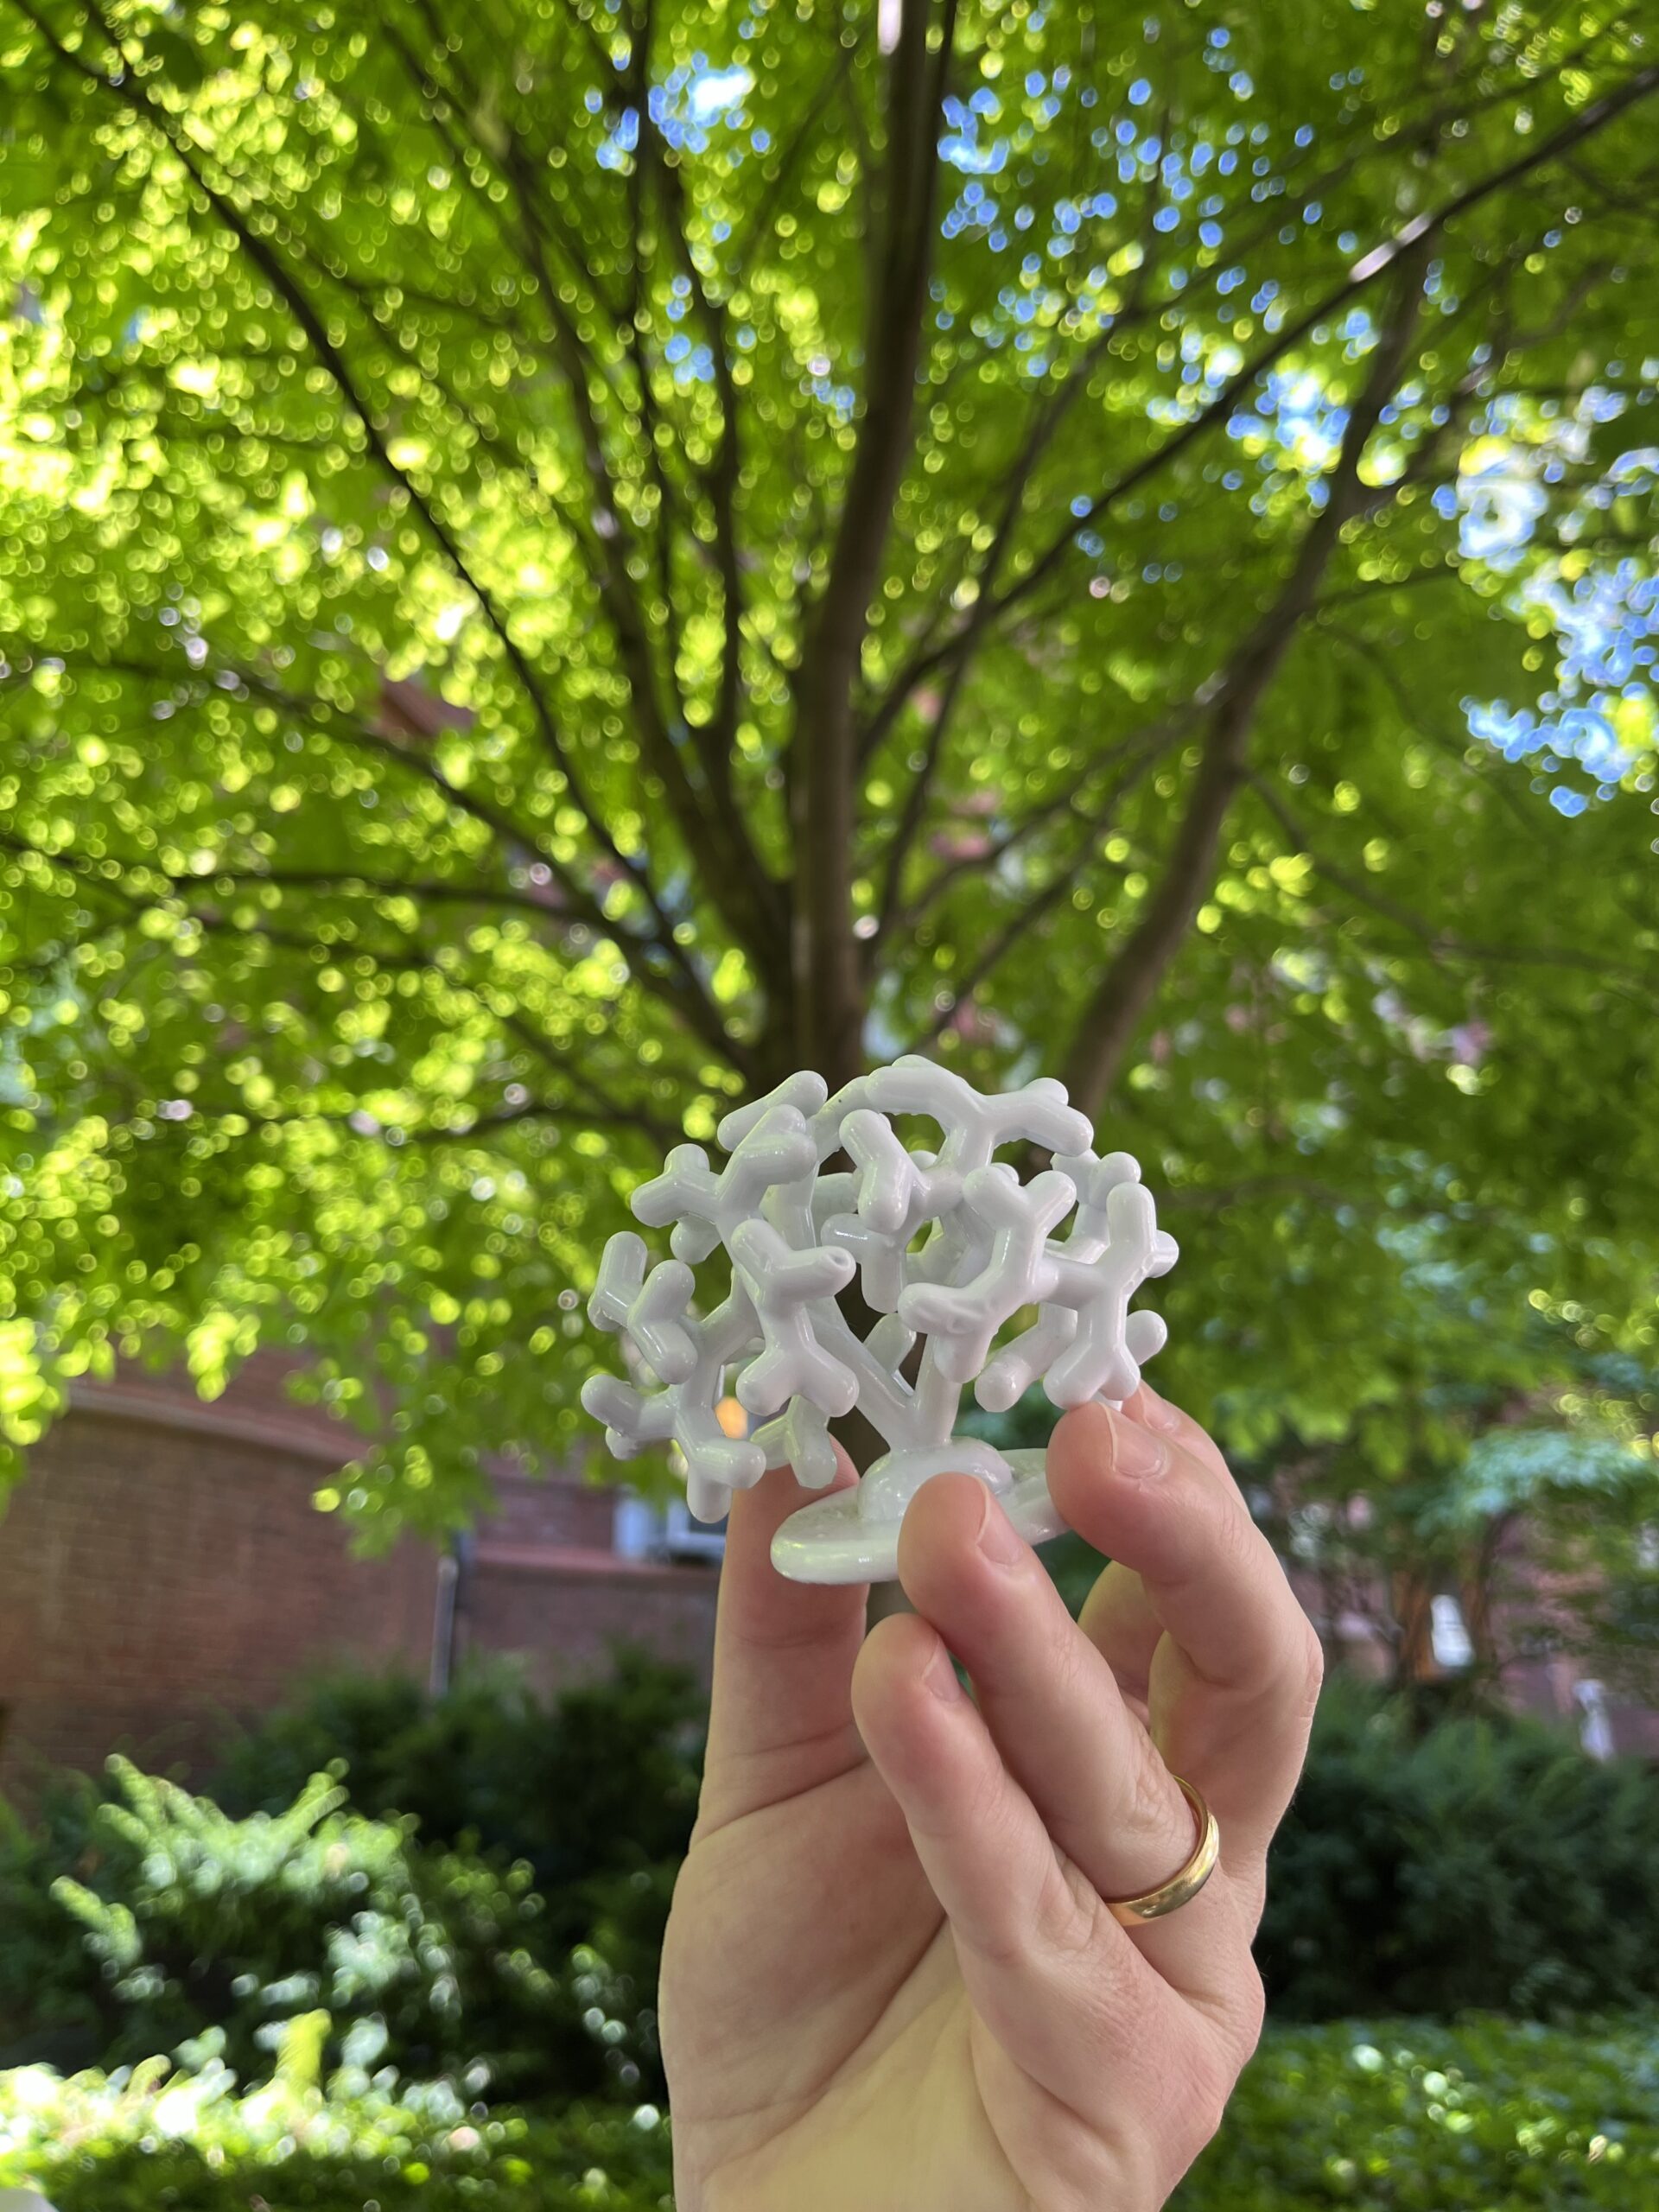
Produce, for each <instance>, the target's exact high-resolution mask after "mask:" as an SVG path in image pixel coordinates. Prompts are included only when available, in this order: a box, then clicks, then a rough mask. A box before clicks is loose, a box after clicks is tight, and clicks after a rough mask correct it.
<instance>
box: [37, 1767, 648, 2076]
mask: <svg viewBox="0 0 1659 2212" xmlns="http://www.w3.org/2000/svg"><path fill="white" fill-rule="evenodd" d="M111 1775H112V1777H113V1780H114V1782H115V1783H116V1785H117V1787H118V1791H119V1796H118V1797H117V1798H115V1799H113V1800H104V1801H102V1802H99V1801H97V1800H96V1799H95V1798H94V1797H93V1796H92V1792H91V1791H90V1790H88V1791H86V1792H85V1793H84V1794H83V1798H82V1804H83V1808H84V1809H85V1812H86V1821H85V1827H84V1830H83V1841H82V1847H81V1848H80V1849H79V1850H78V1851H76V1852H74V1853H73V1856H71V1857H70V1858H69V1860H68V1865H69V1866H70V1867H73V1872H71V1871H58V1870H57V1869H55V1868H54V1866H52V1861H51V1853H52V1847H53V1845H54V1844H55V1846H56V1847H57V1849H58V1850H60V1851H61V1850H62V1849H63V1847H64V1846H65V1844H66V1843H67V1842H68V1841H69V1840H71V1838H72V1835H73V1830H72V1829H71V1828H70V1827H68V1825H67V1822H66V1821H64V1820H63V1818H62V1816H61V1815H60V1821H59V1824H58V1826H57V1827H56V1828H55V1829H54V1831H52V1832H50V1833H49V1834H47V1835H44V1836H41V1837H37V1838H35V1839H34V1840H32V1842H31V1840H27V1839H26V1840H23V1842H22V1845H21V1847H20V1849H19V1851H18V1853H17V1854H16V1856H15V1857H14V1859H13V1861H12V1864H11V1866H10V1868H9V1870H8V1872H7V1873H6V1875H5V1877H4V1878H3V1879H0V1910H4V1911H7V1913H8V1916H7V1918H6V1919H5V1920H4V1922H3V1923H0V1927H3V1931H4V1932H3V1935H0V2016H3V2017H5V2018H8V2019H9V2020H10V2021H11V2022H13V2023H14V2024H18V2023H21V2024H23V2025H24V2026H25V2028H26V2031H27V2032H26V2033H25V2035H24V2037H23V2040H24V2043H25V2044H26V2045H27V2044H29V2042H30V2041H31V2040H34V2041H35V2047H36V2048H38V2047H40V2046H39V2043H38V2040H37V2039H38V2038H40V2037H50V2036H52V2035H53V2034H54V2033H55V2034H57V2035H59V2036H62V2035H63V2034H64V2033H65V2032H66V2031H68V2032H72V2033H73V2032H74V2031H79V2032H80V2033H81V2034H82V2036H83V2037H86V2039H87V2041H88V2042H89V2043H90V2046H91V2047H92V2048H93V2049H95V2050H97V2051H98V2052H99V2054H100V2055H101V2056H102V2059H103V2063H105V2064H106V2065H119V2064H122V2063H127V2062H130V2061H134V2060H138V2059H143V2058H147V2057H149V2056H150V2055H151V2054H152V2053H155V2052H157V2051H187V2050H188V2051H189V2052H190V2053H191V2054H192V2055H193V2056H195V2057H197V2058H200V2057H203V2056H209V2055H211V2056H213V2057H215V2058H225V2059H227V2060H228V2061H229V2063H231V2065H232V2067H233V2068H234V2069H235V2070H236V2072H237V2073H238V2075H240V2076H241V2077H242V2078H243V2079H244V2080H248V2079H257V2078H259V2077H260V2076H261V2075H263V2074H264V2073H266V2072H268V2071H269V2070H270V2066H271V2065H272V2063H273V2053H274V2052H275V2050H277V2047H278V2046H279V2045H280V2044H281V2043H282V2041H283V2037H284V2036H285V2035H286V2033H287V2031H288V2028H289V2024H291V2022H292V2021H293V2020H294V2019H295V2018H297V2017H301V2016H305V2015H308V2014H310V2013H312V2012H314V2010H315V2007H317V2006H318V2005H326V2006H327V2008H328V2011H329V2012H330V2013H331V2014H332V2015H333V2017H334V2021H335V2023H336V2024H337V2026H338V2028H339V2029H340V2032H341V2033H342V2034H344V2035H346V2036H347V2037H348V2038H351V2039H354V2041H355V2044H356V2047H357V2048H359V2050H369V2046H371V2045H372V2050H370V2053H369V2055H370V2056H372V2059H373V2061H374V2063H391V2064H392V2065H394V2066H396V2067H397V2069H399V2070H401V2071H404V2072H416V2073H419V2074H422V2075H428V2074H439V2073H449V2074H452V2075H456V2076H458V2077H459V2076H462V2075H466V2074H467V2072H469V2071H472V2072H474V2073H475V2074H476V2077H477V2080H478V2082H479V2083H480V2086H481V2085H482V2083H483V2082H486V2081H489V2080H494V2081H496V2082H501V2083H503V2084H504V2085H505V2086H506V2087H508V2088H512V2089H513V2090H516V2091H534V2092H537V2093H543V2092H546V2091H548V2090H550V2089H557V2090H559V2091H562V2092H563V2093H565V2094H570V2093H572V2092H574V2091H582V2090H592V2089H594V2088H599V2087H602V2086H603V2085H604V2083H605V2081H606V2079H607V2072H610V2071H614V2070H615V2068H616V2066H617V2065H618V2064H619V2063H621V2062H623V2061H625V2060H628V2059H629V2058H630V2056H631V2055H630V2052H629V2043H630V2038H631V2037H635V2036H636V2024H635V2023H634V2022H632V2020H631V2019H629V2018H626V2017H623V2018H618V2017H617V2013H618V2009H619V1999H620V1997H622V1996H623V1995H624V1994H625V1993H621V1992H620V1990H619V1987H618V1986H617V1982H616V1978H615V1975H614V1974H613V1972H612V1971H611V1970H610V1969H609V1967H607V1963H606V1962H605V1961H602V1960H601V1958H600V1957H599V1956H598V1955H596V1954H594V1953H592V1952H590V1951H582V1952H580V1953H579V1954H578V1955H576V1956H575V1959H574V1960H571V1959H569V1958H568V1956H567V1953H566V1951H565V1950H564V1949H560V1950H559V1951H558V1953H557V1954H556V1956H553V1957H551V1958H550V1956H549V1950H550V1947H549V1945H548V1943H547V1941H546V1937H545V1935H544V1931H543V1926H542V1923H543V1908H542V1904H541V1901H540V1899H539V1898H538V1897H537V1896H536V1894H535V1891H534V1890H533V1888H532V1886H531V1876H530V1870H529V1869H528V1868H527V1867H525V1866H500V1865H498V1864H496V1863H495V1862H493V1861H492V1860H490V1859H485V1858H483V1857H481V1856H480V1854H479V1853H477V1852H476V1851H475V1850H474V1849H473V1848H472V1847H470V1846H467V1845H465V1844H463V1845H461V1846H457V1847H453V1848H442V1849H441V1848H437V1847H423V1846H422V1845H421V1844H420V1843H419V1842H418V1841H417V1840H416V1835H415V1833H414V1824H413V1822H412V1821H409V1820H407V1819H404V1820H396V1821H394V1820H380V1821H372V1820H368V1819H365V1817H364V1816H363V1815H360V1814H359V1813H356V1812H354V1811H353V1810H351V1809H350V1808H348V1807H347V1806H346V1802H345V1792H344V1790H343V1789H340V1786H339V1785H338V1784H337V1783H333V1782H331V1781H330V1780H329V1779H328V1778H327V1777H325V1776H317V1777H313V1778H312V1779H311V1780H310V1781H309V1782H308V1783H306V1784H305V1785H304V1787H303V1788H302V1790H301V1791H300V1794H299V1795H298V1796H297V1797H296V1799H295V1801H294V1802H293V1803H292V1805H290V1806H289V1807H287V1808H285V1809H283V1810H282V1811H280V1812H277V1813H274V1814H269V1813H256V1814H252V1815H249V1816H248V1817H247V1818H245V1819H243V1820H240V1821H238V1820H233V1819H232V1818H231V1817H230V1816H229V1815H226V1813H224V1812H222V1811H220V1809H219V1808H218V1807H217V1806H215V1805H214V1804H213V1803H212V1802H210V1801H208V1800H207V1799H206V1798H200V1797H194V1796H191V1795H190V1794H189V1793H188V1791H186V1790H184V1789H180V1788H179V1787H178V1786H177V1785H176V1784H175V1783H169V1782H166V1781H162V1780H159V1779H157V1778H156V1777H152V1776H148V1775H144V1774H141V1773H139V1772H138V1771H137V1769H136V1768H134V1767H132V1766H130V1765H129V1764H127V1763H126V1762H124V1761H121V1760H115V1761H111ZM61 1864H62V1862H61V1861H60V1866H61ZM19 1898H21V1900H22V1903H23V1906H24V1910H23V1911H22V1915H21V1918H20V1923H19V1929H17V1930H14V1928H13V1925H12V1923H11V1921H10V1916H9V1909H10V1905H11V1904H12V1903H13V1901H14V1900H15V1899H19ZM54 1916H55V1919H54ZM42 1968H44V1978H43V1980H31V1977H32V1976H35V1975H37V1974H41V1970H42ZM584 2016H589V2018H591V2022H592V2025H591V2026H590V2025H588V2024H584ZM593 2027H597V2028H598V2029H599V2030H600V2031H601V2032H600V2035H599V2037H598V2039H597V2040H596V2039H595V2036H594V2032H593ZM648 2031H649V2021H648V2020H647V2021H646V2022H645V2024H644V2027H643V2031H642V2032H643V2034H644V2036H645V2037H646V2038H647V2039H648ZM48 2047H49V2045H48ZM607 2061H608V2062H609V2064H608V2066H607ZM634 2078H635V2079H636V2080H637V2079H638V2074H637V2070H636V2071H635V2073H634Z"/></svg>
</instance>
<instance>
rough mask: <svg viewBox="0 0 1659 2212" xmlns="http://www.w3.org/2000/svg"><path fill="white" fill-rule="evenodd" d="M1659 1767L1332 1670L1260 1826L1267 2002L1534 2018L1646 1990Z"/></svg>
mask: <svg viewBox="0 0 1659 2212" xmlns="http://www.w3.org/2000/svg"><path fill="white" fill-rule="evenodd" d="M1656 1835H1659V1776H1656V1775H1655V1774H1654V1773H1653V1771H1652V1770H1650V1769H1649V1768H1647V1767H1645V1766H1643V1765H1641V1764H1638V1763H1637V1761H1635V1760H1628V1759H1627V1760H1614V1761H1612V1762H1611V1763H1609V1764H1606V1765H1599V1764H1597V1763H1596V1762H1595V1761H1594V1760H1592V1759H1588V1758H1586V1757H1585V1756H1584V1755H1583V1753H1582V1752H1581V1751H1580V1750H1579V1749H1578V1747H1577V1745H1574V1744H1573V1742H1572V1741H1571V1739H1570V1738H1566V1737H1564V1736H1562V1735H1560V1734H1559V1733H1556V1732H1554V1731H1551V1730H1549V1729H1547V1728H1545V1727H1543V1726H1541V1725H1540V1724H1538V1723H1535V1722H1532V1721H1528V1720H1522V1719H1516V1718H1514V1717H1511V1716H1491V1717H1487V1718H1480V1717H1475V1716H1467V1717H1458V1716H1448V1717H1446V1718H1443V1719H1440V1720H1439V1721H1438V1722H1437V1723H1436V1724H1435V1725H1434V1726H1433V1727H1430V1728H1427V1729H1426V1730H1423V1731H1421V1732H1418V1731H1417V1730H1416V1729H1415V1728H1414V1719H1413V1715H1412V1713H1411V1712H1410V1710H1409V1708H1408V1707H1404V1706H1402V1705H1400V1704H1389V1703H1386V1702H1383V1701H1382V1700H1379V1699H1377V1698H1376V1697H1374V1696H1366V1695H1362V1694H1359V1693H1357V1691H1356V1690H1355V1689H1354V1688H1353V1687H1352V1686H1351V1685H1347V1684H1343V1683H1337V1684H1334V1685H1332V1688H1331V1689H1330V1690H1329V1691H1328V1692H1327V1694H1326V1697H1325V1703H1324V1705H1323V1707H1322V1708H1321V1711H1320V1714H1319V1722H1318V1725H1317V1726H1316V1728H1315V1731H1314V1738H1313V1750H1312V1752H1311V1754H1310V1756H1309V1759H1308V1763H1307V1770H1306V1774H1305V1776H1304V1777H1303V1780H1302V1784H1301V1788H1300V1790H1299V1791H1298V1792H1297V1796H1296V1800H1295V1802H1294V1805H1293V1807H1292V1808H1291V1812H1290V1815H1289V1817H1288V1819H1287V1821H1286V1822H1285V1825H1284V1827H1283V1828H1282V1829H1281V1832H1280V1834H1279V1837H1278V1840H1277V1841H1276V1842H1275V1843H1274V1849H1273V1859H1272V1864H1271V1867H1270V1870H1269V1879H1268V1905H1267V1911H1266V1915H1265V1916H1264V1918H1263V1921H1262V1932H1261V1936H1260V1938H1259V1941H1258V1944H1257V1955H1258V1957H1259V1959H1260V1961H1261V1963H1262V1971H1263V1974H1264V1975H1265V1977H1266V1980H1267V1982H1268V1993H1269V2003H1270V2005H1271V2007H1272V2009H1273V2011H1274V2012H1275V2013H1276V2014H1277V2015H1279V2016H1280V2017H1281V2018H1299V2019H1324V2018H1338V2017H1340V2016H1342V2015H1344V2014H1353V2013H1357V2012H1405V2013H1440V2014H1445V2015H1451V2014H1452V2013H1455V2012H1461V2011H1465V2010H1470V2009H1490V2010H1494V2011H1503V2012H1519V2013H1523V2014H1529V2015H1535V2016H1538V2017H1543V2018H1548V2017H1550V2016H1552V2015H1556V2014H1561V2013H1565V2012H1570V2011H1574V2010H1585V2009H1592V2010H1599V2009H1603V2008H1606V2007H1611V2006H1617V2005H1631V2004H1642V2003H1646V2002H1648V2001H1649V2000H1650V1999H1651V1998H1652V1996H1653V1994H1654V1993H1655V1991H1656V1990H1659V1885H1655V1883H1654V1881H1653V1878H1652V1870H1653V1848H1654V1838H1655V1836H1656Z"/></svg>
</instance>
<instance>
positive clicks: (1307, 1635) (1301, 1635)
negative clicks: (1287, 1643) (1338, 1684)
mask: <svg viewBox="0 0 1659 2212" xmlns="http://www.w3.org/2000/svg"><path fill="white" fill-rule="evenodd" d="M1290 1683H1291V1694H1292V1698H1293V1700H1294V1709H1295V1713H1296V1718H1297V1719H1298V1721H1299V1722H1300V1724H1301V1725H1302V1726H1304V1727H1306V1726H1310V1725H1311V1724H1312V1722H1313V1713H1314V1708H1315V1707H1317V1706H1318V1704H1319V1693H1320V1691H1321V1690H1322V1689H1323V1688H1324V1687H1325V1646H1324V1644H1323V1643H1320V1641H1319V1631H1318V1630H1317V1629H1315V1627H1314V1626H1313V1622H1312V1621H1310V1620H1309V1619H1308V1618H1307V1616H1306V1613H1304V1614H1303V1615H1302V1616H1301V1625H1300V1629H1299V1630H1297V1632H1296V1636H1295V1639H1294V1647H1293V1654H1292V1659H1291V1668H1290Z"/></svg>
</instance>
